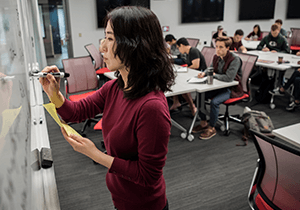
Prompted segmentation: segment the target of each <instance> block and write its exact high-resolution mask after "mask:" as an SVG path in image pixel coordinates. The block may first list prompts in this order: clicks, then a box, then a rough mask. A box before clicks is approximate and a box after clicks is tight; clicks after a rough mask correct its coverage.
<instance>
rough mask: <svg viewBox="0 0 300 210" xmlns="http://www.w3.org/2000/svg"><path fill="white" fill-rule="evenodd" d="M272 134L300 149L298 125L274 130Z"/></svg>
mask: <svg viewBox="0 0 300 210" xmlns="http://www.w3.org/2000/svg"><path fill="white" fill-rule="evenodd" d="M272 133H273V134H274V135H275V136H277V137H279V138H281V139H283V140H285V141H287V142H289V143H292V144H293V145H295V146H297V147H299V148H300V138H299V136H300V123H297V124H294V125H290V126H286V127H283V128H278V129H275V130H273V131H272Z"/></svg>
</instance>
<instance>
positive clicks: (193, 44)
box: [186, 38, 200, 47]
mask: <svg viewBox="0 0 300 210" xmlns="http://www.w3.org/2000/svg"><path fill="white" fill-rule="evenodd" d="M186 40H187V41H188V42H189V44H190V46H191V47H197V45H198V43H199V41H200V39H195V38H186Z"/></svg>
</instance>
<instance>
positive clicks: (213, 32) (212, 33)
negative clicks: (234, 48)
mask: <svg viewBox="0 0 300 210" xmlns="http://www.w3.org/2000/svg"><path fill="white" fill-rule="evenodd" d="M223 32H224V33H225V34H227V31H223ZM215 33H217V31H212V32H211V36H213V35H214V34H215ZM227 36H228V34H227Z"/></svg>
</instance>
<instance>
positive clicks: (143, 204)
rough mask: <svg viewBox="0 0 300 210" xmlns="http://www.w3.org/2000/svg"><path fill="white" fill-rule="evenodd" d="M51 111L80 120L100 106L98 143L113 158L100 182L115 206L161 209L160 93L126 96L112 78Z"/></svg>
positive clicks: (163, 125) (167, 124)
mask: <svg viewBox="0 0 300 210" xmlns="http://www.w3.org/2000/svg"><path fill="white" fill-rule="evenodd" d="M57 111H58V113H59V115H60V116H61V117H62V119H64V120H65V121H66V122H74V121H75V122H81V121H83V120H85V119H86V118H91V117H94V116H95V115H96V114H98V113H101V112H102V111H103V121H102V122H103V130H102V133H103V138H104V143H105V147H106V149H107V154H108V155H111V156H113V157H114V161H113V164H112V166H111V168H110V170H109V171H108V173H107V175H106V184H107V187H108V189H109V191H110V192H111V196H112V199H113V203H114V205H115V207H117V208H118V209H119V210H135V209H136V210H140V209H145V210H148V209H149V210H154V209H155V210H156V209H157V210H160V209H163V208H164V206H165V205H166V185H165V180H164V177H163V167H164V165H165V161H166V154H167V152H168V142H169V136H170V129H171V121H170V114H169V109H168V104H167V100H166V98H165V95H164V94H163V92H161V91H153V92H151V93H148V94H147V95H145V96H143V97H141V98H138V99H134V100H128V99H125V98H124V95H123V91H122V90H120V89H119V88H118V85H117V83H116V80H112V81H109V82H107V83H105V85H104V86H103V87H102V88H101V89H99V90H98V91H97V92H96V93H95V94H93V95H91V96H90V97H87V98H86V99H84V100H81V101H79V102H70V101H69V100H65V103H64V104H63V106H62V107H61V108H59V109H58V110H57ZM99 199H101V197H100V196H99Z"/></svg>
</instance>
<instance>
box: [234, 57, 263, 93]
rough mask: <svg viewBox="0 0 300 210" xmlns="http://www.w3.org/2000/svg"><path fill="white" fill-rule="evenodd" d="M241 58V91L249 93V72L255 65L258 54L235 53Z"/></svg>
mask: <svg viewBox="0 0 300 210" xmlns="http://www.w3.org/2000/svg"><path fill="white" fill-rule="evenodd" d="M236 54H237V55H238V56H239V57H240V58H241V60H242V62H243V64H242V81H241V83H242V86H243V91H244V92H245V93H249V91H250V90H249V84H248V81H249V76H250V73H251V71H252V69H253V67H254V65H255V62H256V61H257V58H258V56H257V55H250V54H246V53H236Z"/></svg>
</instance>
